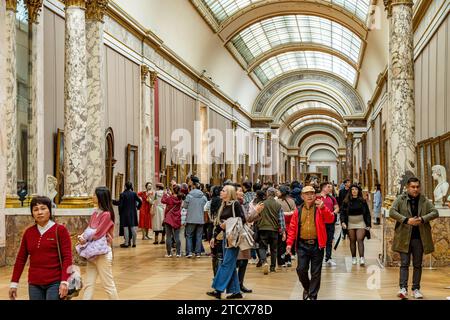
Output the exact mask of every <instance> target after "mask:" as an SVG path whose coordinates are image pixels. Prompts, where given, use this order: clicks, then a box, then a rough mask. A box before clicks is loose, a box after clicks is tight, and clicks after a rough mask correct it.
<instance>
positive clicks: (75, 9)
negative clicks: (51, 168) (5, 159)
mask: <svg viewBox="0 0 450 320" xmlns="http://www.w3.org/2000/svg"><path fill="white" fill-rule="evenodd" d="M65 5H66V8H65V12H66V19H65V32H66V33H65V79H64V80H65V82H64V98H65V106H64V139H65V141H64V197H63V203H62V204H61V205H62V206H67V207H83V206H86V203H87V202H88V189H87V174H86V168H87V163H88V156H87V151H88V149H87V140H86V131H87V117H88V108H87V103H86V101H87V90H86V88H87V81H86V21H85V1H81V0H66V1H65ZM61 205H60V206H61Z"/></svg>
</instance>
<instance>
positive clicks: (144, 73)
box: [141, 64, 150, 82]
mask: <svg viewBox="0 0 450 320" xmlns="http://www.w3.org/2000/svg"><path fill="white" fill-rule="evenodd" d="M149 72H150V69H149V68H148V67H147V66H146V65H145V64H143V65H141V80H142V82H145V80H147V77H148V74H149Z"/></svg>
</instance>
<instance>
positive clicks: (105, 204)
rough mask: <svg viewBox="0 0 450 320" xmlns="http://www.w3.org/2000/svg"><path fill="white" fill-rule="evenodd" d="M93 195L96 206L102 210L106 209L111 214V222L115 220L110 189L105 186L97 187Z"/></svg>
mask: <svg viewBox="0 0 450 320" xmlns="http://www.w3.org/2000/svg"><path fill="white" fill-rule="evenodd" d="M95 195H96V196H97V199H98V208H99V209H100V210H103V211H108V212H109V214H110V215H111V220H112V222H114V221H115V215H114V209H113V206H112V200H111V191H109V189H108V188H107V187H97V188H96V189H95Z"/></svg>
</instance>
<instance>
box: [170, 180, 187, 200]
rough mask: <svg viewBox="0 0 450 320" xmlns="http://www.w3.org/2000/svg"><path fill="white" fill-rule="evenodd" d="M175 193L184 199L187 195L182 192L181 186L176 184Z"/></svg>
mask: <svg viewBox="0 0 450 320" xmlns="http://www.w3.org/2000/svg"><path fill="white" fill-rule="evenodd" d="M173 195H174V196H176V197H177V198H178V199H179V200H184V198H185V195H184V193H183V192H181V186H180V185H179V184H176V185H174V186H173Z"/></svg>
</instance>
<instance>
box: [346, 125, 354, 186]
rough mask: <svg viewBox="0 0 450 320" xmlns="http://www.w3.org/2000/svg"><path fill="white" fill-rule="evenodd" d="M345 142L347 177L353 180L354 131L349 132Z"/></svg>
mask: <svg viewBox="0 0 450 320" xmlns="http://www.w3.org/2000/svg"><path fill="white" fill-rule="evenodd" d="M345 144H346V149H345V158H346V159H345V160H346V161H345V171H346V172H345V175H346V176H345V178H346V179H350V180H353V133H351V132H348V133H347V137H346V141H345Z"/></svg>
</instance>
